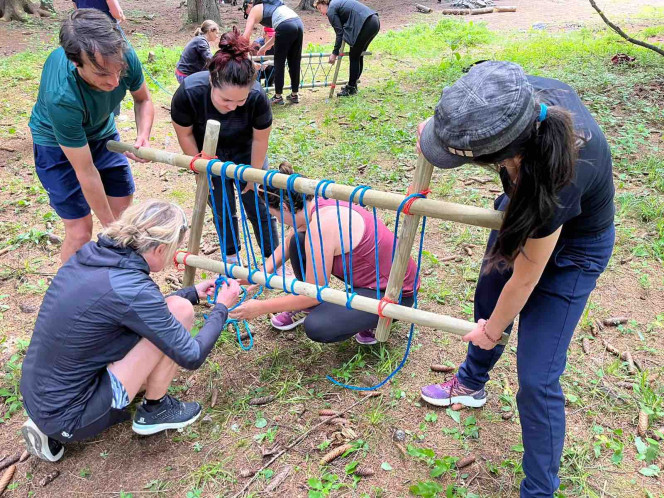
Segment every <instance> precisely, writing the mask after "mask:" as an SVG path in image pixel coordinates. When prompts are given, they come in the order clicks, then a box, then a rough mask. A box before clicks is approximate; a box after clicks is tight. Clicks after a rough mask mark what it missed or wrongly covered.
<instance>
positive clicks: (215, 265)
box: [175, 252, 509, 344]
mask: <svg viewBox="0 0 664 498" xmlns="http://www.w3.org/2000/svg"><path fill="white" fill-rule="evenodd" d="M185 259H186V261H187V262H186V263H185ZM175 260H176V261H177V262H178V263H180V264H184V265H186V266H187V268H189V267H192V268H200V269H202V270H207V271H209V272H213V273H218V274H221V275H224V274H226V271H225V269H224V263H223V262H221V261H214V260H212V259H209V258H206V257H203V256H195V255H191V254H189V255H187V254H185V253H182V252H178V253H177V254H176V255H175ZM228 269H229V271H230V269H231V267H230V265H228ZM248 276H249V269H248V268H244V267H241V266H234V267H233V269H232V277H234V278H238V279H245V280H246V279H247V278H248ZM252 278H253V281H254V282H256V283H258V284H261V285H265V284H266V281H265V274H264V273H263V272H260V271H257V272H255V273H254V274H253V277H252ZM268 280H270V285H271V286H272V287H274V288H275V289H282V288H283V283H284V277H283V276H281V275H274V274H272V276H271V275H270V274H268ZM294 280H295V284H294V285H293V290H295V292H297V293H298V294H300V295H304V296H308V297H312V298H314V299H316V298H317V295H316V286H315V285H314V284H310V283H307V282H301V281H299V280H296V279H294V278H292V277H288V276H287V277H286V286H285V287H286V289H287V291H288V292H290V289H291V282H292V281H294ZM320 296H321V298H322V299H323V301H325V302H327V303H333V304H338V305H339V306H346V293H345V292H344V291H341V290H337V289H331V288H329V287H327V288H325V289H323V290H321V293H320ZM379 302H380V301H378V300H377V299H372V298H370V297H364V296H360V295H358V296H355V297H354V298H353V300H352V301H351V303H350V305H351V307H352V308H353V309H356V310H360V311H366V312H367V313H373V314H374V315H376V314H378V303H379ZM383 315H385V316H386V317H389V318H390V319H395V320H402V321H404V322H408V323H415V324H417V325H421V326H423V327H431V328H434V329H438V330H443V331H445V332H449V333H451V334H455V335H459V336H463V335H466V334H467V333H468V332H470V331H471V330H473V329H474V328H475V323H473V322H469V321H466V320H461V319H459V318H454V317H451V316H446V315H438V314H436V313H431V312H430V311H424V310H421V309H413V308H409V307H408V306H401V305H398V304H389V305H387V306H386V307H385V309H384V310H383ZM508 339H509V336H508V335H507V334H503V339H502V340H501V342H500V344H507V340H508Z"/></svg>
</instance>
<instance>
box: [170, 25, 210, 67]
mask: <svg viewBox="0 0 664 498" xmlns="http://www.w3.org/2000/svg"><path fill="white" fill-rule="evenodd" d="M211 58H212V50H210V43H209V42H208V41H207V38H205V35H199V36H194V37H193V38H192V39H191V40H189V43H187V45H186V46H185V47H184V50H183V51H182V55H181V56H180V60H179V61H178V63H177V66H175V67H176V68H177V70H178V71H180V72H181V73H182V74H186V75H187V76H188V75H190V74H194V73H197V72H198V71H202V70H203V69H205V65H206V64H207V61H208V60H210V59H211Z"/></svg>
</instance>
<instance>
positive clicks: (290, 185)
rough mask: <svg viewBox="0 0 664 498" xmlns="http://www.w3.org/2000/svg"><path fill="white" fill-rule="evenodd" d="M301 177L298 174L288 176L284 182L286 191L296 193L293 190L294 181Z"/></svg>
mask: <svg viewBox="0 0 664 498" xmlns="http://www.w3.org/2000/svg"><path fill="white" fill-rule="evenodd" d="M300 176H301V175H300V174H299V173H293V174H292V175H289V176H288V180H287V181H286V190H288V191H289V192H296V190H295V180H297V179H298V178H299V177H300Z"/></svg>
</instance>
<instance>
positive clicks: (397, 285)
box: [376, 154, 433, 341]
mask: <svg viewBox="0 0 664 498" xmlns="http://www.w3.org/2000/svg"><path fill="white" fill-rule="evenodd" d="M431 175H433V166H432V165H431V163H430V162H429V161H427V160H426V159H425V158H424V156H423V155H422V154H420V155H419V157H418V158H417V166H416V167H415V177H414V178H413V182H412V183H411V185H410V192H411V193H415V192H421V191H422V190H426V189H427V188H428V187H429V183H430V182H431ZM416 202H417V201H416ZM420 218H421V216H418V215H408V216H406V218H405V219H404V220H403V225H402V228H401V234H399V242H398V243H397V249H396V254H395V255H394V261H393V262H392V269H391V270H390V277H389V279H388V281H387V289H386V290H385V297H387V298H388V299H391V300H393V301H396V300H397V299H398V298H399V293H400V292H401V289H402V287H403V281H404V277H405V275H406V269H407V268H408V260H409V259H410V254H411V252H412V250H413V242H414V241H415V236H416V235H417V228H418V227H419V225H420ZM390 306H392V305H390V304H388V305H386V306H385V309H387V308H389V307H390ZM391 324H392V319H390V318H379V319H378V327H377V328H376V339H378V340H379V341H387V339H388V338H389V337H390V325H391Z"/></svg>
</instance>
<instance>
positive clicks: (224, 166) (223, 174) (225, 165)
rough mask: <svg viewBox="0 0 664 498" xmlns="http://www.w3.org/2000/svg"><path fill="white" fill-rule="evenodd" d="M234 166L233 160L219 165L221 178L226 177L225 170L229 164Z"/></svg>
mask: <svg viewBox="0 0 664 498" xmlns="http://www.w3.org/2000/svg"><path fill="white" fill-rule="evenodd" d="M231 165H232V166H235V164H234V163H233V161H226V162H225V163H224V164H222V165H221V171H220V173H221V175H220V176H222V177H223V178H228V173H226V170H227V169H228V167H229V166H231Z"/></svg>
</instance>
